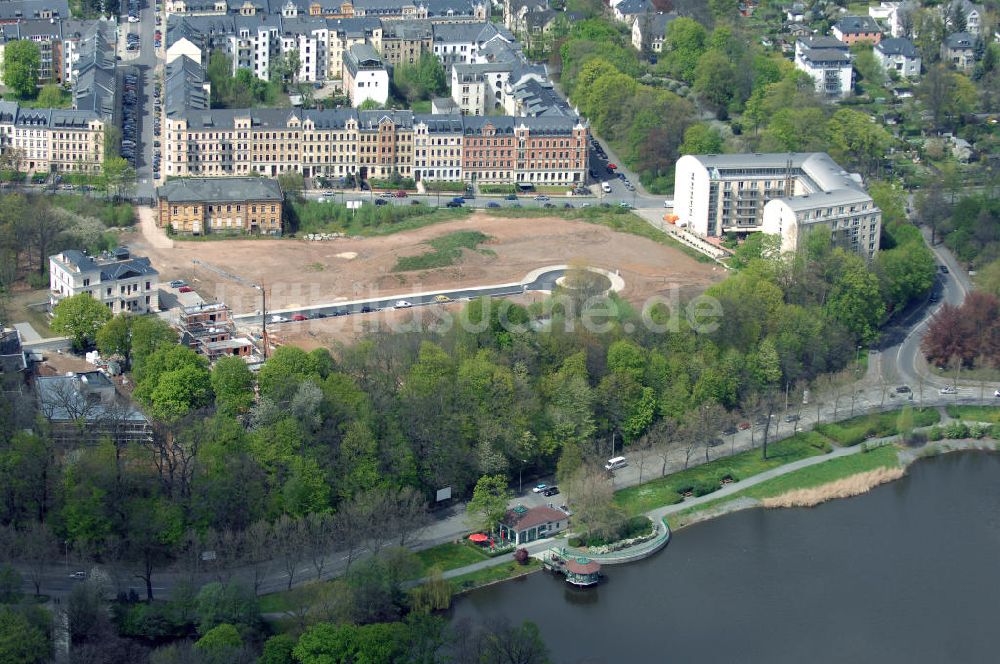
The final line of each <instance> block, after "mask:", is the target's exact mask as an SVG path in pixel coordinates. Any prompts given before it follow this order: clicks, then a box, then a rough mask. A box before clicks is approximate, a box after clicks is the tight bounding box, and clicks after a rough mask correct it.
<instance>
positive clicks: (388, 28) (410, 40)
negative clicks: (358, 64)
mask: <svg viewBox="0 0 1000 664" xmlns="http://www.w3.org/2000/svg"><path fill="white" fill-rule="evenodd" d="M433 46H434V29H433V25H432V24H431V23H430V22H428V21H386V22H385V25H384V26H383V27H382V48H381V53H382V58H383V59H384V60H385V63H386V64H387V65H389V66H390V67H396V66H398V65H412V64H416V62H417V61H418V60H420V56H422V55H423V54H424V53H431V52H433Z"/></svg>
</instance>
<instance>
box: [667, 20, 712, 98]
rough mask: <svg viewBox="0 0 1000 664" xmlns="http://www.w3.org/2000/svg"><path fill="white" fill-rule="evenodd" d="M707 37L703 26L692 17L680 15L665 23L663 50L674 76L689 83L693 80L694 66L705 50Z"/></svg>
mask: <svg viewBox="0 0 1000 664" xmlns="http://www.w3.org/2000/svg"><path fill="white" fill-rule="evenodd" d="M707 38H708V33H707V32H706V31H705V28H704V27H702V25H701V24H700V23H698V22H697V21H695V20H694V19H690V18H687V17H684V16H682V17H680V18H677V19H674V20H673V21H671V22H670V23H669V24H667V34H666V35H665V37H664V45H663V46H664V48H663V50H664V51H665V52H666V54H667V55H666V58H665V59H666V60H667V61H668V63H669V67H670V70H671V71H672V72H673V73H674V75H675V76H677V77H678V78H680V79H681V80H684V81H687V82H689V83H690V82H692V81H694V74H695V68H696V67H697V66H698V60H699V58H701V54H702V53H704V52H705V42H706V41H707Z"/></svg>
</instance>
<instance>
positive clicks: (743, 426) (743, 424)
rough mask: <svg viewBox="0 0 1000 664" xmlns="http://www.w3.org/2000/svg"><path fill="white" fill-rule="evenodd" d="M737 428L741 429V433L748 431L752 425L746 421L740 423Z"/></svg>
mask: <svg viewBox="0 0 1000 664" xmlns="http://www.w3.org/2000/svg"><path fill="white" fill-rule="evenodd" d="M736 428H737V429H739V430H740V431H746V430H747V429H749V428H750V423H749V422H746V421H744V422H740V423H739V424H738V425H736Z"/></svg>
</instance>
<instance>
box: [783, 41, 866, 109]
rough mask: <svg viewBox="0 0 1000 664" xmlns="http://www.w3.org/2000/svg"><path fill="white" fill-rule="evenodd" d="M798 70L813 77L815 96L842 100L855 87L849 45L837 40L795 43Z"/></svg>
mask: <svg viewBox="0 0 1000 664" xmlns="http://www.w3.org/2000/svg"><path fill="white" fill-rule="evenodd" d="M795 67H796V68H797V69H799V70H801V71H804V72H805V73H807V74H809V75H810V76H812V78H813V80H814V81H815V82H816V92H817V93H818V94H820V95H823V96H826V97H837V98H843V97H847V96H849V95H850V94H851V91H852V89H853V86H854V67H853V65H852V64H851V53H850V50H849V49H848V47H847V44H845V43H844V42H842V41H840V40H839V39H836V38H834V37H806V38H804V39H799V40H797V41H796V42H795Z"/></svg>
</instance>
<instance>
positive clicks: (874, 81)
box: [851, 42, 886, 96]
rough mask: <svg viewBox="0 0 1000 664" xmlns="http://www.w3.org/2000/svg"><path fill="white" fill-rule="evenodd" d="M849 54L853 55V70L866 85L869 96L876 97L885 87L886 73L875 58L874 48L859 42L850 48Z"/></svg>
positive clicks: (866, 43)
mask: <svg viewBox="0 0 1000 664" xmlns="http://www.w3.org/2000/svg"><path fill="white" fill-rule="evenodd" d="M851 52H852V53H853V54H854V68H855V69H856V70H858V73H859V74H861V78H862V79H863V80H864V82H865V83H866V84H867V86H868V87H867V90H868V92H869V94H872V95H875V96H877V95H878V94H880V93H879V90H880V89H881V88H882V86H884V85H885V81H886V73H885V69H884V68H883V67H882V63H881V62H879V61H878V60H877V59H876V58H875V53H874V48H873V47H872V45H871V44H870V43H868V42H859V43H857V44H853V45H852V46H851Z"/></svg>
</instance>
